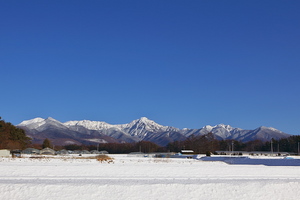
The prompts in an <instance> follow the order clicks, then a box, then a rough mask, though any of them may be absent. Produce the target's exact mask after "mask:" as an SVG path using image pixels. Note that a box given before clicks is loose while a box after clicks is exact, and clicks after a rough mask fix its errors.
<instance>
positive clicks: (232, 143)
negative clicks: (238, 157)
mask: <svg viewBox="0 0 300 200" xmlns="http://www.w3.org/2000/svg"><path fill="white" fill-rule="evenodd" d="M233 145H234V142H233V141H232V142H231V150H232V153H231V154H232V155H233Z"/></svg>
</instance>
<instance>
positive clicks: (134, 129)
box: [17, 117, 289, 145]
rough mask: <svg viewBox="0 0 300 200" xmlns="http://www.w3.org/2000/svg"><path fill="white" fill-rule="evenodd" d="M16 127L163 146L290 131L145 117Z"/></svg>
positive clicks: (261, 137) (35, 122)
mask: <svg viewBox="0 0 300 200" xmlns="http://www.w3.org/2000/svg"><path fill="white" fill-rule="evenodd" d="M17 126H18V127H21V128H24V129H25V130H26V132H27V134H28V135H29V136H30V137H32V138H35V137H38V136H40V138H41V134H42V135H43V136H45V137H47V135H51V137H59V138H64V139H65V138H71V139H72V141H75V142H76V141H80V143H82V142H84V141H103V142H136V141H141V140H144V141H151V142H154V143H156V144H159V145H166V144H168V143H169V142H172V141H176V140H184V139H186V138H187V137H189V136H191V135H194V136H198V135H205V134H207V133H209V132H212V133H213V135H214V137H215V138H216V139H220V140H221V139H235V140H240V141H243V142H247V141H250V140H255V139H259V140H264V141H267V140H270V139H271V138H274V139H279V138H284V137H288V136H289V134H286V133H283V132H281V131H279V130H277V129H275V128H272V127H264V126H262V127H259V128H257V129H254V130H243V129H241V128H234V127H231V126H230V125H225V124H218V125H215V126H211V125H206V126H204V127H202V128H200V129H188V128H184V129H178V128H175V127H171V126H163V125H160V124H158V123H156V122H155V121H153V120H150V119H148V118H146V117H142V118H140V119H136V120H133V121H132V122H130V123H127V124H116V125H112V124H109V123H106V122H103V121H90V120H81V121H67V122H65V123H62V122H60V121H58V120H55V119H53V118H51V117H48V118H47V119H43V118H40V117H38V118H34V119H31V120H26V121H23V122H21V123H20V124H19V125H17ZM39 134H40V135H39ZM66 140H67V139H66ZM68 142H70V141H68Z"/></svg>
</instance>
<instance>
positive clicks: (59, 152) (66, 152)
mask: <svg viewBox="0 0 300 200" xmlns="http://www.w3.org/2000/svg"><path fill="white" fill-rule="evenodd" d="M56 154H59V155H68V154H69V151H68V150H66V149H62V150H60V151H57V152H56Z"/></svg>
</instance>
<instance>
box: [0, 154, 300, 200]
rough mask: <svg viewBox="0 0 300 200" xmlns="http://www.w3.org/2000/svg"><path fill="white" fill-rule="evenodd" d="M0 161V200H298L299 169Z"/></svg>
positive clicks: (125, 160)
mask: <svg viewBox="0 0 300 200" xmlns="http://www.w3.org/2000/svg"><path fill="white" fill-rule="evenodd" d="M110 156H112V157H113V158H114V163H106V162H105V163H100V162H98V161H97V160H95V159H62V158H55V159H53V158H51V159H50V158H49V159H30V158H16V159H12V158H0V199H1V200H6V199H7V200H19V199H24V200H25V199H26V200H28V199H44V200H46V199H55V200H57V199H64V200H68V199H72V200H74V199H89V200H90V199H97V200H98V199H105V200H107V199H121V200H124V199H130V200H132V199H139V200H140V199H164V200H166V199H172V200H173V199H205V200H207V199H239V200H240V199H255V200H258V199H289V200H290V199H298V198H299V196H300V189H299V188H300V166H298V167H297V166H294V167H293V166H289V167H284V166H263V165H228V164H226V163H223V162H204V161H198V160H190V159H166V158H165V159H164V158H161V159H159V158H142V157H140V158H139V157H128V156H127V155H110Z"/></svg>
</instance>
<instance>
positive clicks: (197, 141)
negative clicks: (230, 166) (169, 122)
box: [166, 133, 300, 153]
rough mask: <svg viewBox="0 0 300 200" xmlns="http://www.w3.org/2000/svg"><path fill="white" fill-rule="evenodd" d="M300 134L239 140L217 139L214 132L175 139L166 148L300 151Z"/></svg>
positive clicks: (177, 149)
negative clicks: (280, 137) (263, 139)
mask: <svg viewBox="0 0 300 200" xmlns="http://www.w3.org/2000/svg"><path fill="white" fill-rule="evenodd" d="M299 145H300V136H299V135H293V136H290V137H288V138H282V139H280V140H275V139H272V140H271V141H267V142H263V141H261V140H253V141H249V142H241V141H237V140H217V139H215V138H214V135H213V133H208V134H206V135H200V136H193V135H192V136H190V137H189V138H188V139H186V140H184V141H175V142H171V143H169V144H168V145H167V146H166V148H167V149H168V150H170V151H172V152H178V151H180V150H181V149H191V150H193V151H194V152H195V153H207V152H211V153H214V152H216V151H248V152H249V151H273V152H290V153H299Z"/></svg>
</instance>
